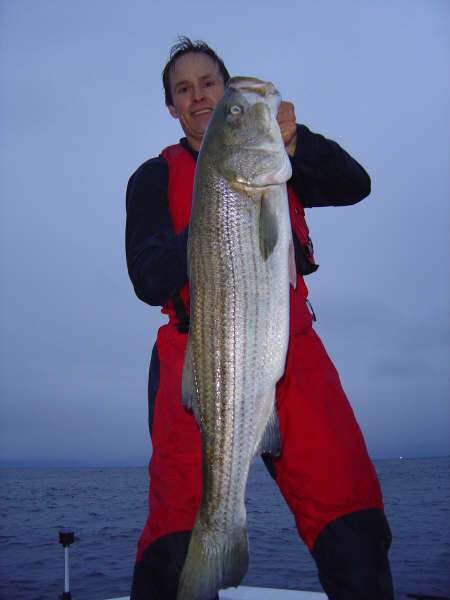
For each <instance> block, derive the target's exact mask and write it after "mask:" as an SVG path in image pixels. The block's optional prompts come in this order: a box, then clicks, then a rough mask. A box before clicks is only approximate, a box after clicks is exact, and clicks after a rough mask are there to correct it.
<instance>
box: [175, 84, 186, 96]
mask: <svg viewBox="0 0 450 600" xmlns="http://www.w3.org/2000/svg"><path fill="white" fill-rule="evenodd" d="M186 92H187V87H186V86H183V87H180V88H178V89H177V94H185V93H186Z"/></svg>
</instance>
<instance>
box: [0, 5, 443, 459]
mask: <svg viewBox="0 0 450 600" xmlns="http://www.w3.org/2000/svg"><path fill="white" fill-rule="evenodd" d="M0 7H1V10H0V39H1V42H0V43H1V47H0V77H1V80H0V85H1V89H2V93H1V99H0V116H1V132H2V140H3V141H2V146H1V163H0V168H1V177H0V186H1V188H0V189H1V219H0V227H1V232H0V233H1V241H0V243H1V247H0V277H1V279H0V284H1V292H0V294H1V298H0V321H1V340H0V350H1V431H0V440H1V442H0V452H1V460H2V463H3V464H5V463H7V464H30V465H34V464H65V463H71V464H96V465H107V464H117V465H128V464H130V465H134V464H136V465H144V464H146V463H147V461H148V458H149V455H150V445H149V441H148V432H147V398H146V393H147V392H146V390H147V372H148V363H149V357H150V354H151V350H152V346H153V343H154V340H155V336H156V331H157V328H158V327H159V326H160V325H161V324H162V323H163V322H164V320H163V317H162V316H161V315H160V312H159V309H158V308H152V307H149V306H147V305H144V304H143V303H142V302H141V301H139V300H138V299H137V298H136V297H135V296H134V292H133V289H132V286H131V283H130V281H129V279H128V275H127V271H126V265H125V256H124V226H125V188H126V184H127V180H128V177H129V176H130V174H131V173H132V172H133V171H134V170H135V169H136V168H137V167H138V166H139V164H141V163H142V162H144V161H145V160H146V159H147V158H149V157H151V156H155V155H157V154H158V153H159V152H160V150H161V149H162V148H164V147H165V146H167V145H169V144H171V143H174V142H176V141H177V140H178V139H179V137H181V135H182V132H181V129H180V127H179V124H178V122H177V121H175V120H174V119H172V118H171V117H170V116H169V114H168V112H167V109H166V107H165V106H164V100H163V92H162V85H161V82H160V72H161V70H162V67H163V66H164V64H165V61H166V60H167V57H168V52H169V48H170V46H171V45H172V44H173V43H174V42H175V41H176V37H177V35H178V34H186V35H189V36H191V37H192V38H194V39H197V38H201V39H204V40H206V41H207V42H208V43H209V44H210V45H211V46H212V47H214V48H215V49H216V50H217V52H218V54H219V55H220V56H222V58H223V59H224V60H225V62H226V64H227V66H228V69H229V71H230V73H231V74H232V75H250V76H253V77H259V78H261V79H267V80H270V81H272V82H273V83H274V84H275V85H276V86H277V88H278V89H279V90H280V92H281V94H282V95H283V97H284V99H286V100H290V101H292V102H294V104H295V108H296V114H297V120H298V122H301V123H305V124H306V125H307V126H308V127H309V128H310V129H312V130H313V131H317V132H320V133H322V134H324V135H326V136H327V137H330V138H331V139H335V140H336V141H338V142H339V143H340V144H341V145H342V146H343V147H344V148H345V149H346V150H348V151H349V152H350V153H351V154H352V155H353V156H355V158H357V159H358V160H359V161H360V162H361V163H362V164H363V165H364V166H365V168H366V169H367V171H368V172H369V174H370V175H371V177H372V190H373V191H372V194H371V196H370V197H369V198H367V199H366V200H364V201H363V202H361V203H360V204H358V205H356V206H353V207H345V208H316V209H311V210H308V211H307V218H308V222H309V224H310V229H311V235H312V238H313V241H314V244H315V249H316V258H317V261H318V262H319V263H320V269H319V270H318V271H317V273H315V274H313V275H311V276H309V277H308V279H307V283H308V286H309V288H310V299H311V302H312V304H313V306H314V309H315V311H316V313H317V315H318V323H317V328H316V329H317V331H318V333H319V335H320V336H321V338H322V339H323V341H324V343H325V346H326V348H327V350H328V352H329V353H330V355H331V357H332V359H333V361H334V362H335V364H336V366H337V368H338V371H339V373H340V376H341V379H342V382H343V385H344V388H345V390H346V392H347V394H348V396H349V399H350V402H351V404H352V406H353V409H354V411H355V413H356V416H357V418H358V420H359V423H360V425H361V427H362V429H363V432H364V434H365V436H366V441H367V444H368V448H369V452H370V454H371V456H372V457H373V458H383V457H393V456H400V455H402V456H435V455H444V454H450V447H449V424H450V410H449V396H450V394H449V392H450V390H449V388H450V386H449V368H448V367H449V310H448V306H449V281H450V278H449V275H450V273H449V237H448V231H449V223H450V219H449V209H448V206H449V191H450V190H449V188H450V186H449V165H450V162H449V133H450V131H449V129H450V128H449V106H450V104H449V96H450V94H449V76H448V73H449V58H450V52H449V46H450V43H449V40H450V38H449V35H448V32H449V30H450V3H449V2H448V0H378V1H377V2H373V0H354V1H353V0H344V1H340V2H337V1H333V0H328V1H327V0H310V1H306V0H285V1H284V2H282V3H275V2H269V1H267V0H247V2H244V3H243V2H242V1H236V0H228V1H227V2H223V3H217V4H216V3H215V2H211V1H207V0H205V1H203V0H197V1H196V0H191V2H184V0H183V1H182V0H172V1H171V2H170V3H153V2H150V1H149V0H145V1H144V0H123V1H122V0H79V1H78V2H69V1H68V0H67V1H65V0H39V2H36V1H34V0H3V1H2V2H1V3H0Z"/></svg>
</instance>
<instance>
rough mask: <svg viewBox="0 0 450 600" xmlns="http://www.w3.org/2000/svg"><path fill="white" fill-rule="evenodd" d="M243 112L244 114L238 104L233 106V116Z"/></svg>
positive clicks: (231, 109)
mask: <svg viewBox="0 0 450 600" xmlns="http://www.w3.org/2000/svg"><path fill="white" fill-rule="evenodd" d="M241 112H242V109H241V107H240V106H238V105H237V104H234V105H233V106H231V107H230V113H231V114H232V115H239V114H240V113H241Z"/></svg>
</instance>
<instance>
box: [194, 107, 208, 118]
mask: <svg viewBox="0 0 450 600" xmlns="http://www.w3.org/2000/svg"><path fill="white" fill-rule="evenodd" d="M210 113H212V108H200V109H198V110H193V111H192V113H191V114H192V116H193V117H201V116H203V115H209V114H210Z"/></svg>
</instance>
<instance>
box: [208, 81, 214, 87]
mask: <svg viewBox="0 0 450 600" xmlns="http://www.w3.org/2000/svg"><path fill="white" fill-rule="evenodd" d="M214 85H216V82H215V81H207V82H206V87H212V86H214Z"/></svg>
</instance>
